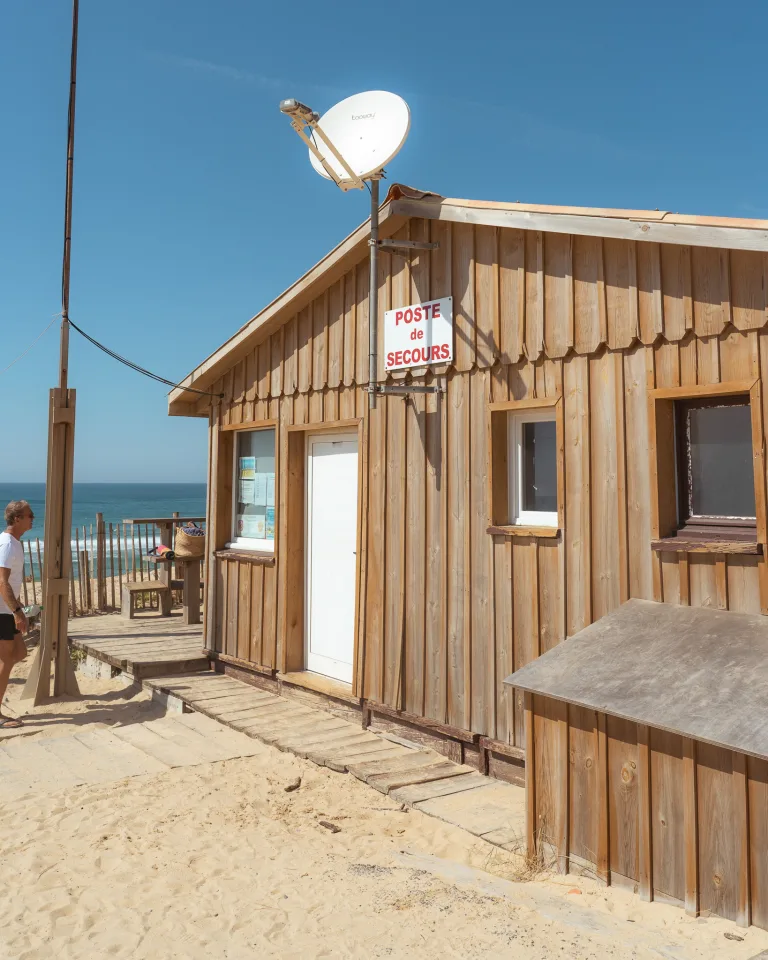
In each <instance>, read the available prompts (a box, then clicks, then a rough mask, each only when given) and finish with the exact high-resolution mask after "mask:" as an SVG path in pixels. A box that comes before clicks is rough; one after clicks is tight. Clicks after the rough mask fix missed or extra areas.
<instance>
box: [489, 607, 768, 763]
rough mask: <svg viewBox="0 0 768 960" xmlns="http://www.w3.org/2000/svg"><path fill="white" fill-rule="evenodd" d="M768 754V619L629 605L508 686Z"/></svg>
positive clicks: (536, 663)
mask: <svg viewBox="0 0 768 960" xmlns="http://www.w3.org/2000/svg"><path fill="white" fill-rule="evenodd" d="M505 682H506V683H508V684H511V685H512V686H515V687H517V688H518V689H520V690H526V691H529V692H531V693H535V694H541V695H542V696H546V697H552V698H554V699H556V700H561V701H565V702H567V703H573V704H577V705H579V706H582V707H587V708H588V709H591V710H598V711H600V712H601V713H607V714H610V715H612V716H615V717H621V718H624V719H626V720H633V721H635V722H637V723H642V724H647V725H649V726H651V727H657V728H659V729H661V730H667V731H669V732H671V733H678V734H682V735H683V736H686V737H692V738H694V739H696V740H703V741H705V742H707V743H712V744H715V745H716V746H721V747H726V748H728V749H731V750H738V751H740V752H742V753H748V754H752V755H754V756H758V757H768V712H766V710H765V703H766V700H767V699H768V618H766V617H764V616H761V615H759V614H746V613H732V612H730V611H727V610H712V609H711V608H708V607H685V606H677V605H674V604H669V603H654V602H652V601H650V600H630V601H628V602H627V603H625V604H623V605H622V606H621V607H619V608H618V609H617V610H614V611H613V612H612V613H609V614H608V615H607V616H605V617H602V618H601V619H600V620H598V621H597V622H596V623H593V624H592V625H591V626H589V627H586V628H585V629H584V630H581V631H579V633H577V634H576V635H575V636H574V637H572V638H570V639H569V640H565V641H564V642H563V643H561V644H559V645H558V646H556V647H554V648H553V649H552V650H549V651H548V652H547V653H545V654H544V655H543V656H541V657H539V659H538V660H534V661H533V662H532V663H529V664H527V665H526V666H524V667H522V668H521V669H520V670H518V671H517V672H516V673H513V674H512V676H510V677H508V678H507V679H506V681H505Z"/></svg>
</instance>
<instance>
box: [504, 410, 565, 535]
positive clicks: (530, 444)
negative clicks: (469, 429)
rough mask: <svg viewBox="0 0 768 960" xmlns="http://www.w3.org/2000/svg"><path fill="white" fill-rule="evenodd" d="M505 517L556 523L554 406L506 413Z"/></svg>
mask: <svg viewBox="0 0 768 960" xmlns="http://www.w3.org/2000/svg"><path fill="white" fill-rule="evenodd" d="M508 442H509V451H510V454H511V455H510V456H509V460H508V463H509V519H510V523H512V524H517V525H524V526H543V527H556V526H557V430H556V425H555V413H554V410H552V409H548V410H532V411H526V412H522V413H513V412H510V414H509V441H508Z"/></svg>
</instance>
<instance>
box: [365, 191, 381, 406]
mask: <svg viewBox="0 0 768 960" xmlns="http://www.w3.org/2000/svg"><path fill="white" fill-rule="evenodd" d="M368 244H369V246H370V248H371V249H370V254H371V275H370V280H369V283H368V406H369V407H370V409H371V410H373V409H374V408H375V407H376V336H377V333H378V325H379V181H378V180H371V239H370V240H369V241H368Z"/></svg>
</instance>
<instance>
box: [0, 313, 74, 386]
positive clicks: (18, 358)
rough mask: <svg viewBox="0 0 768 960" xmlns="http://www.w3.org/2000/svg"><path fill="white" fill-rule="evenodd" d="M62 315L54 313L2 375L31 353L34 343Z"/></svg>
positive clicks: (0, 374)
mask: <svg viewBox="0 0 768 960" xmlns="http://www.w3.org/2000/svg"><path fill="white" fill-rule="evenodd" d="M60 316H61V313H54V315H53V316H52V317H51V321H50V323H49V324H48V325H47V326H46V328H45V329H44V330H43V331H42V332H41V333H38V335H37V336H36V337H35V339H34V340H33V341H32V343H30V345H29V346H28V347H27V349H26V350H25V351H24V352H23V353H20V354H19V355H18V357H16V359H15V360H11V362H10V363H9V364H8V366H7V367H3V369H2V370H0V376H2V375H3V374H4V373H7V372H8V371H9V370H10V369H11V367H12V366H13V365H14V363H18V362H19V360H21V359H23V358H24V357H26V355H27V354H28V353H29V351H30V350H31V349H32V347H34V345H35V344H36V343H37V341H38V340H41V339H42V338H43V336H44V335H45V334H46V333H48V331H49V330H50V329H51V327H52V326H53V325H54V323H56V321H57V320H58V319H59V317H60Z"/></svg>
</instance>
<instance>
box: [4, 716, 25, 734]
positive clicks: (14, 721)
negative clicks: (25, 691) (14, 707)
mask: <svg viewBox="0 0 768 960" xmlns="http://www.w3.org/2000/svg"><path fill="white" fill-rule="evenodd" d="M23 726H24V724H23V723H22V722H21V720H19V718H18V717H4V716H2V715H1V714H0V730H4V729H5V730H15V729H16V728H17V727H23Z"/></svg>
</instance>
